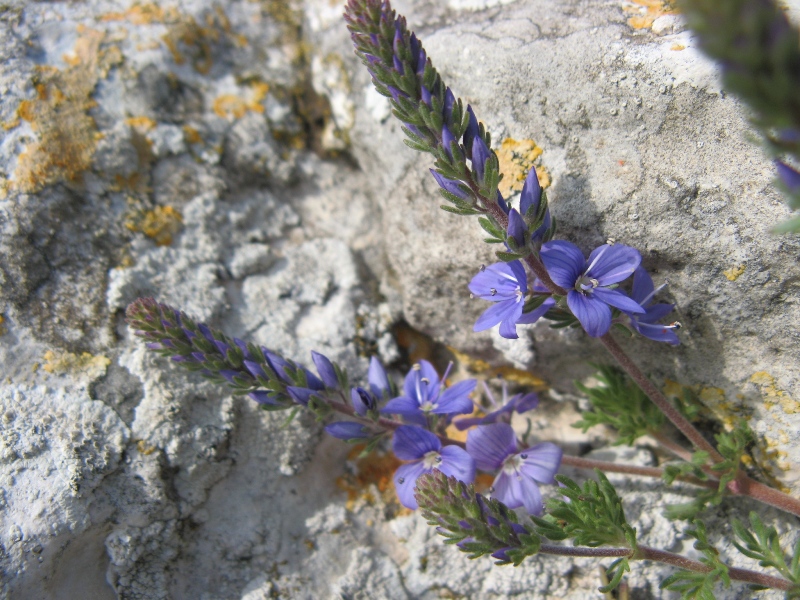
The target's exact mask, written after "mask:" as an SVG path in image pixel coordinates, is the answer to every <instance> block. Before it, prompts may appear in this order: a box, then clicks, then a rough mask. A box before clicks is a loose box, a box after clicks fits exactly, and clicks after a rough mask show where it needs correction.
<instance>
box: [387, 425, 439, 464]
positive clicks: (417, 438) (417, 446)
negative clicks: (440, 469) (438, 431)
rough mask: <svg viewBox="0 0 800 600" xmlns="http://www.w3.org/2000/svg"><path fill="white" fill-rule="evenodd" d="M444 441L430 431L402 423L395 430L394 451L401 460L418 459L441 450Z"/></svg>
mask: <svg viewBox="0 0 800 600" xmlns="http://www.w3.org/2000/svg"><path fill="white" fill-rule="evenodd" d="M441 449H442V442H440V441H439V438H438V437H436V436H435V435H433V434H432V433H431V432H430V431H426V430H425V429H423V428H422V427H416V426H414V425H401V426H400V427H398V428H397V429H396V430H395V432H394V438H393V439H392V451H393V452H394V455H395V456H396V457H397V458H399V459H400V460H418V459H420V458H422V457H423V456H425V455H426V454H427V453H428V452H431V451H435V452H439V451H440V450H441Z"/></svg>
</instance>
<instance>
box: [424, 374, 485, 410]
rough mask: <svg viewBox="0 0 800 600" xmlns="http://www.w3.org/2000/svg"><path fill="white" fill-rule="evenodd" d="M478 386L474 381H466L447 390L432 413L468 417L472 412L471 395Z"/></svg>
mask: <svg viewBox="0 0 800 600" xmlns="http://www.w3.org/2000/svg"><path fill="white" fill-rule="evenodd" d="M477 384H478V382H477V381H475V380H474V379H465V380H464V381H459V382H458V383H456V384H455V385H451V386H450V387H449V388H447V389H446V390H445V391H444V392H442V395H441V396H439V400H438V401H437V402H436V408H434V409H433V410H432V411H431V412H433V413H435V414H437V415H468V414H470V413H471V412H472V400H470V398H469V395H470V394H471V393H472V391H473V390H474V389H475V386H476V385H477Z"/></svg>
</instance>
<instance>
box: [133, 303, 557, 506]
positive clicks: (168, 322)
mask: <svg viewBox="0 0 800 600" xmlns="http://www.w3.org/2000/svg"><path fill="white" fill-rule="evenodd" d="M127 317H128V323H129V324H130V325H131V327H132V328H133V329H134V335H136V336H138V337H142V338H144V339H145V340H147V344H146V345H147V348H148V349H150V350H153V351H155V352H157V353H159V354H161V355H165V356H169V357H170V358H171V359H172V361H173V362H174V363H176V364H178V365H180V366H183V367H184V368H188V369H190V370H194V371H199V372H200V373H201V374H202V375H203V376H205V377H208V378H210V379H212V380H214V381H216V382H218V383H227V384H228V385H229V386H231V387H232V388H233V390H234V393H238V394H247V395H248V396H249V397H250V398H252V399H253V400H255V401H256V402H258V403H259V404H261V405H262V406H263V407H264V408H265V409H268V410H279V409H285V408H290V407H292V406H302V407H305V408H308V409H310V410H312V411H314V412H315V413H317V414H318V415H320V416H326V415H327V414H329V413H330V412H331V410H337V411H339V412H342V413H345V414H349V415H351V416H352V417H353V418H355V419H357V420H356V421H335V422H333V423H330V424H328V425H327V426H326V427H325V431H326V432H327V433H328V434H329V435H331V436H333V437H336V438H339V439H342V440H345V441H350V442H366V443H371V442H377V441H379V440H380V439H381V438H382V437H383V436H384V435H386V434H387V433H388V432H390V431H391V432H392V433H393V441H392V449H393V451H394V453H395V455H396V456H397V457H398V458H399V459H401V460H404V461H408V462H407V463H406V464H404V465H403V466H401V467H400V468H399V469H398V470H397V472H396V473H395V476H394V483H395V486H396V489H397V495H398V498H399V499H400V502H401V503H402V504H403V505H404V506H406V507H408V508H412V509H414V508H416V507H417V503H416V499H415V497H414V494H415V485H416V481H417V479H418V478H419V477H420V476H421V475H423V474H426V473H430V472H431V471H433V470H439V471H441V472H442V473H444V474H446V475H452V476H454V477H456V478H457V479H459V480H460V481H464V482H466V483H471V482H472V481H473V480H474V479H475V472H476V468H480V469H482V470H485V471H490V472H495V471H498V470H499V471H501V472H500V474H499V475H498V476H497V479H496V485H495V487H496V490H495V492H494V493H495V496H496V497H498V498H500V499H501V500H504V501H505V502H506V503H507V504H508V505H509V506H512V507H515V506H525V508H526V509H527V510H528V511H529V512H531V513H532V514H539V513H540V512H541V510H542V502H541V495H540V494H539V491H538V487H537V482H539V483H552V476H553V474H554V473H555V472H556V470H557V469H558V465H559V463H560V459H561V452H560V450H558V449H557V448H555V446H553V445H552V444H539V445H538V446H534V447H533V448H529V449H528V450H525V451H523V452H521V453H517V452H516V438H515V437H514V433H513V430H511V427H510V426H509V425H508V424H507V423H508V419H509V418H510V414H511V412H514V411H516V412H520V413H521V412H525V411H527V410H530V409H532V408H534V407H535V406H536V405H537V404H538V398H537V397H536V395H535V394H527V395H521V394H520V395H517V396H514V397H513V398H512V399H511V400H510V401H508V402H507V403H506V405H505V406H504V407H503V408H501V409H500V410H498V411H495V412H494V413H490V414H489V415H487V416H486V417H484V418H483V419H481V420H479V421H477V422H475V423H474V425H477V427H476V428H475V429H472V430H471V431H470V432H469V437H468V440H467V449H466V450H465V449H463V448H461V447H460V446H458V445H455V444H452V443H448V444H447V445H444V444H443V442H442V438H440V434H439V433H438V432H441V431H443V429H444V428H445V427H446V426H447V425H449V424H450V423H451V421H452V418H453V417H455V416H457V415H466V414H470V413H472V412H473V402H472V400H471V399H470V394H471V393H472V392H473V391H474V389H475V386H476V383H477V382H476V381H475V380H474V379H467V380H464V381H460V382H458V383H455V384H454V385H451V386H447V385H446V381H447V376H448V373H449V370H450V367H448V370H447V372H445V374H444V376H443V377H441V378H440V377H439V374H438V373H437V372H436V369H435V368H434V367H433V365H432V364H431V363H429V362H428V361H426V360H421V361H420V362H419V363H418V364H415V365H414V366H413V367H412V368H411V370H410V371H409V372H408V374H407V375H406V377H405V380H404V382H403V386H402V389H401V390H400V391H399V393H395V386H394V385H393V383H392V381H391V380H390V378H389V376H388V375H387V373H386V370H385V369H384V367H383V365H381V363H380V361H379V360H378V359H377V358H375V357H372V359H371V360H370V364H369V370H368V373H367V385H366V386H364V387H361V386H353V387H351V388H350V390H349V394H346V393H345V390H346V389H347V375H346V373H345V372H344V371H343V370H342V369H340V368H339V366H338V365H336V364H335V363H333V362H332V361H331V360H330V359H328V358H327V357H326V356H324V355H323V354H320V353H319V352H312V353H311V359H312V362H313V363H314V366H315V367H316V371H317V373H314V372H313V371H311V370H309V369H307V368H306V367H304V366H302V365H298V364H295V363H294V362H292V361H290V360H287V359H286V358H284V357H282V356H280V355H279V354H277V353H275V352H273V351H271V350H269V349H268V348H265V347H263V346H261V347H257V346H255V345H253V344H247V343H245V342H243V341H242V340H239V339H237V338H233V339H230V338H228V337H227V336H225V335H224V334H223V333H221V332H219V331H216V330H213V329H211V328H210V327H208V326H207V325H205V324H203V323H195V321H194V320H192V319H191V318H189V317H188V316H187V315H186V314H185V313H183V312H180V311H178V310H176V309H174V308H172V307H171V306H168V305H166V304H160V303H158V302H156V301H155V300H153V299H152V298H143V299H139V300H137V301H136V302H134V303H132V304H131V305H130V306H129V307H128V310H127ZM451 366H452V365H451ZM504 397H505V391H504ZM348 399H349V404H347V402H346V401H347V400H348ZM342 401H344V402H342ZM383 415H396V416H399V417H400V418H401V419H402V420H395V419H388V418H386V417H385V416H383ZM464 424H465V423H464V422H462V424H461V427H462V428H464ZM498 427H502V428H503V429H502V434H498V433H493V432H495V431H499V430H497V428H498ZM492 428H494V429H492ZM444 439H446V438H444ZM498 440H500V441H498ZM450 441H451V440H448V442H450ZM498 444H500V446H498ZM495 446H498V447H495ZM551 446H552V447H551ZM504 452H505V454H503V453H504ZM536 465H538V466H536Z"/></svg>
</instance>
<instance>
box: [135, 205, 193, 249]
mask: <svg viewBox="0 0 800 600" xmlns="http://www.w3.org/2000/svg"><path fill="white" fill-rule="evenodd" d="M182 224H183V216H182V215H181V213H180V212H179V211H178V210H177V209H175V208H173V207H172V206H156V207H155V208H154V209H153V210H147V211H144V212H140V213H137V214H135V215H133V216H132V217H131V218H129V219H128V221H126V222H125V227H127V228H128V229H129V230H130V231H136V232H141V233H143V234H145V235H146V236H147V237H149V238H150V239H152V240H153V241H154V242H155V243H156V245H157V246H169V245H170V244H171V243H172V238H173V236H175V235H176V234H177V233H178V232H179V231H180V230H181V225H182Z"/></svg>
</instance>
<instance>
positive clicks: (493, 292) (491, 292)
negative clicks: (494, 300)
mask: <svg viewBox="0 0 800 600" xmlns="http://www.w3.org/2000/svg"><path fill="white" fill-rule="evenodd" d="M489 293H490V294H491V295H492V296H496V295H497V290H496V289H494V288H490V289H489Z"/></svg>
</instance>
